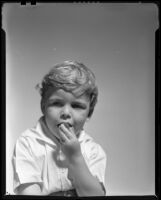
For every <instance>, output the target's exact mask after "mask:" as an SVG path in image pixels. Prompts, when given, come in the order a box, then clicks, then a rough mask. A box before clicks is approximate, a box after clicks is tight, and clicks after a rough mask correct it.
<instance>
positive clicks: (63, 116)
mask: <svg viewBox="0 0 161 200" xmlns="http://www.w3.org/2000/svg"><path fill="white" fill-rule="evenodd" d="M60 118H61V119H68V118H71V111H70V108H69V107H68V106H65V107H63V109H62V110H61V113H60Z"/></svg>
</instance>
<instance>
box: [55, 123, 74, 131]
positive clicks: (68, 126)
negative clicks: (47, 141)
mask: <svg viewBox="0 0 161 200" xmlns="http://www.w3.org/2000/svg"><path fill="white" fill-rule="evenodd" d="M61 124H64V126H65V127H66V128H68V129H69V128H71V127H73V126H72V124H70V123H69V122H61V123H59V124H58V125H57V127H58V128H59V126H60V125H61Z"/></svg>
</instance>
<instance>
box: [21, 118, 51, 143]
mask: <svg viewBox="0 0 161 200" xmlns="http://www.w3.org/2000/svg"><path fill="white" fill-rule="evenodd" d="M42 126H43V125H42V118H40V119H39V120H38V121H37V123H36V124H35V125H34V126H33V127H32V128H28V129H26V130H25V131H24V132H22V133H21V135H20V136H19V138H18V139H17V141H26V142H29V143H31V142H35V144H44V143H49V144H51V145H55V143H54V142H53V141H52V140H51V139H50V138H49V137H47V135H46V133H45V131H44V129H43V127H42Z"/></svg>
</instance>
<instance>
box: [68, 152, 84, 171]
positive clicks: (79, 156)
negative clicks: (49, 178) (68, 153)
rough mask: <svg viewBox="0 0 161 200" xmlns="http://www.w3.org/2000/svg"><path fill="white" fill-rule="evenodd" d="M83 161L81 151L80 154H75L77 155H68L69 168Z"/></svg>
mask: <svg viewBox="0 0 161 200" xmlns="http://www.w3.org/2000/svg"><path fill="white" fill-rule="evenodd" d="M83 162H84V158H83V155H82V153H80V154H77V156H72V157H70V159H69V168H70V167H71V168H72V167H73V165H74V166H75V165H80V164H81V163H83Z"/></svg>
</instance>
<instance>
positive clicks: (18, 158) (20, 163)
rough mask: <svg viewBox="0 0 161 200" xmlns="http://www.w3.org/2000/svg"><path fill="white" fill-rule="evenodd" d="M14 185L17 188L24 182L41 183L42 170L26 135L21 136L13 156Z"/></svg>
mask: <svg viewBox="0 0 161 200" xmlns="http://www.w3.org/2000/svg"><path fill="white" fill-rule="evenodd" d="M12 163H13V172H14V182H13V183H14V185H13V189H14V192H15V193H16V189H17V187H18V186H19V185H21V184H24V183H41V182H42V180H41V170H40V167H39V166H38V164H37V163H36V161H35V158H34V155H33V152H32V151H31V148H30V145H29V143H28V141H27V139H26V138H25V137H20V138H19V139H18V140H17V142H16V144H15V148H14V153H13V158H12Z"/></svg>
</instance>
